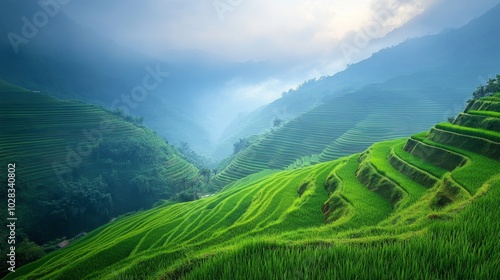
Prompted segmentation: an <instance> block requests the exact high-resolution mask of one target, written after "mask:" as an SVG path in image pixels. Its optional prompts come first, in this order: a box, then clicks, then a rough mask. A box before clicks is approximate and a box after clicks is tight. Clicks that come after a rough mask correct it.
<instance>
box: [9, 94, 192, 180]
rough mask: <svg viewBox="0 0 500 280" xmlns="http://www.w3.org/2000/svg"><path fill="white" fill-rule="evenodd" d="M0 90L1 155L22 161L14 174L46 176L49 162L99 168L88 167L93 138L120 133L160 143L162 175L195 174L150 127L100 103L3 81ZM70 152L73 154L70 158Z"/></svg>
mask: <svg viewBox="0 0 500 280" xmlns="http://www.w3.org/2000/svg"><path fill="white" fill-rule="evenodd" d="M12 89H14V90H12ZM0 94H1V103H0V109H1V111H0V122H1V123H2V127H1V128H0V132H1V135H2V137H1V138H0V156H1V157H2V159H3V160H5V161H9V160H10V161H13V162H16V163H17V164H18V165H19V166H22V168H19V172H21V173H20V174H19V175H20V177H21V178H25V179H27V180H28V178H29V180H28V181H45V182H47V181H50V180H51V179H54V178H55V177H56V175H55V169H54V168H55V167H54V166H57V164H59V165H67V164H68V162H69V163H71V165H74V166H82V167H87V168H89V169H94V168H95V169H96V172H97V171H98V169H99V168H100V167H99V166H95V165H94V166H93V164H92V163H93V158H92V155H91V152H92V151H93V150H94V149H96V148H97V142H100V141H116V140H120V139H122V138H123V137H127V138H132V139H137V141H139V142H141V141H142V142H145V141H151V139H154V141H156V143H157V144H158V145H161V146H162V147H164V149H165V151H164V155H165V156H166V161H165V165H164V168H163V170H162V172H161V174H162V175H166V176H169V175H170V176H174V177H175V178H181V177H183V176H190V177H193V176H194V175H195V174H196V171H197V170H196V168H195V167H194V166H192V165H190V164H188V163H187V162H185V161H184V160H182V159H180V158H178V156H177V155H176V153H175V151H174V150H173V149H172V148H171V147H169V146H168V145H166V144H165V143H162V141H161V140H160V139H159V138H158V137H156V136H154V135H153V132H152V131H150V130H148V129H145V128H139V127H137V126H135V125H133V124H132V123H129V122H125V121H122V120H121V119H119V118H118V117H115V116H113V115H112V114H110V113H109V112H106V111H104V110H103V109H101V108H99V107H96V106H92V105H86V104H83V103H79V102H74V101H60V100H56V99H54V98H52V97H49V96H47V95H43V94H40V93H32V92H29V91H27V90H25V89H21V88H15V87H12V86H11V87H10V88H9V86H8V85H6V84H0ZM74 152H76V153H77V155H78V156H75V157H74V158H73V157H72V155H75V153H74ZM72 167H73V166H72Z"/></svg>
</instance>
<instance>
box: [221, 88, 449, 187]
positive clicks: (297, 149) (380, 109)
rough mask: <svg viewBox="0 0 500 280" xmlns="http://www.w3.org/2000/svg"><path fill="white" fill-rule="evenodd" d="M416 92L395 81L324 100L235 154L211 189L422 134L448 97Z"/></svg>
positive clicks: (442, 110) (441, 114)
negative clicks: (267, 172)
mask: <svg viewBox="0 0 500 280" xmlns="http://www.w3.org/2000/svg"><path fill="white" fill-rule="evenodd" d="M417 91H418V90H410V89H406V88H403V89H401V88H400V87H398V86H397V82H396V81H395V82H394V84H393V86H392V90H387V89H380V87H377V86H372V87H366V88H365V89H364V90H363V91H361V92H357V93H350V94H346V95H344V96H341V97H337V98H334V99H331V100H329V101H326V102H325V103H324V104H322V105H320V106H318V107H316V108H313V109H311V110H309V111H308V112H306V113H304V114H303V115H301V116H299V117H297V118H295V119H293V120H291V121H289V122H288V123H285V124H284V125H283V126H282V127H281V128H279V129H277V130H276V131H275V132H272V133H268V134H266V135H265V136H264V138H263V139H261V140H260V141H258V142H257V143H255V144H253V145H252V146H250V147H249V148H247V149H246V150H244V151H242V152H240V153H239V154H237V155H236V157H235V158H234V159H233V160H232V161H231V163H230V164H229V165H228V166H227V167H226V168H225V169H224V170H221V172H220V173H219V174H217V176H215V177H214V178H213V179H212V181H211V184H212V185H213V186H214V188H221V187H223V186H225V185H227V184H229V183H231V182H233V181H234V180H238V179H241V178H243V177H246V176H248V175H250V174H253V173H256V172H260V171H262V170H265V169H286V168H294V167H300V166H302V165H309V164H311V158H312V163H317V162H320V161H321V162H324V161H329V160H334V159H338V158H340V157H343V156H347V155H350V154H353V153H358V152H361V151H363V150H364V149H366V148H368V147H369V146H370V145H372V144H373V143H375V142H378V141H383V140H387V139H393V138H398V137H406V136H408V135H411V134H413V133H417V132H420V131H423V130H425V129H427V128H428V127H430V126H431V125H433V124H435V123H436V120H438V119H444V117H445V116H443V112H445V111H446V106H445V105H443V103H445V102H446V101H445V99H447V98H446V97H445V96H443V94H440V95H436V94H435V93H434V92H432V91H427V92H421V93H419V92H417ZM423 112H425V114H424V113H423Z"/></svg>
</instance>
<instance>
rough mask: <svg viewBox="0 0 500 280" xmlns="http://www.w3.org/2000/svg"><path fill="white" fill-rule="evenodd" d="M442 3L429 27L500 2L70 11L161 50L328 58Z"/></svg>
mask: <svg viewBox="0 0 500 280" xmlns="http://www.w3.org/2000/svg"><path fill="white" fill-rule="evenodd" d="M440 2H442V3H446V2H448V3H449V4H450V5H451V7H450V5H446V6H443V7H441V9H442V11H441V13H442V15H440V16H436V17H435V18H434V19H431V20H430V22H427V23H426V24H427V25H429V27H430V28H434V27H435V28H437V29H439V28H442V26H433V25H434V22H435V25H443V23H442V22H440V19H441V18H443V17H445V15H447V14H449V12H447V11H450V10H451V11H452V12H453V13H455V14H459V15H461V16H459V17H456V18H457V21H461V20H462V19H465V20H470V18H471V17H475V16H478V15H479V14H480V13H482V12H484V11H486V10H487V9H488V8H491V7H492V6H493V4H495V3H498V0H480V1H474V2H473V1H468V0H458V1H457V0H454V1H450V0H357V1H340V0H337V1H332V0H274V1H268V0H201V1H200V0H167V1H166V0H142V1H139V0H120V1H118V0H108V1H101V0H87V1H73V2H70V3H69V4H67V5H66V8H67V9H66V12H67V13H68V14H69V15H71V16H72V17H73V18H75V19H76V20H77V21H78V22H80V23H82V25H84V26H88V27H91V28H93V29H96V30H98V32H100V33H102V34H104V35H106V36H107V37H110V38H113V39H114V40H116V41H117V42H118V43H121V44H124V45H128V46H133V47H134V48H137V49H140V50H141V51H143V52H146V53H150V54H155V55H158V56H161V55H163V54H164V53H165V51H166V50H169V49H197V50H202V51H206V52H208V53H210V54H213V55H215V56H218V57H220V58H222V59H228V60H231V61H240V62H243V61H248V60H254V61H259V60H268V59H294V60H297V61H302V60H313V61H320V62H324V61H325V60H332V55H333V54H335V53H336V52H338V45H339V43H340V42H342V41H343V40H345V39H349V38H352V37H353V36H355V35H356V34H359V33H364V34H365V35H367V37H368V38H367V39H374V38H380V37H383V36H385V35H386V34H387V33H389V32H390V31H392V30H394V29H396V28H398V27H401V26H402V25H404V24H405V23H407V22H408V21H410V20H411V19H412V18H414V17H416V16H418V15H419V14H421V13H422V12H424V11H426V10H427V9H430V8H432V7H433V6H435V5H436V4H438V3H440ZM476 10H479V13H478V12H477V11H476ZM445 18H446V17H445ZM447 21H448V22H450V25H453V24H454V23H453V22H451V21H453V18H449V17H448V18H447ZM445 24H446V23H445ZM462 24H463V23H462Z"/></svg>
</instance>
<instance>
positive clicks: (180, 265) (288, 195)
mask: <svg viewBox="0 0 500 280" xmlns="http://www.w3.org/2000/svg"><path fill="white" fill-rule="evenodd" d="M440 126H441V127H443V126H444V127H447V125H440ZM453 127H458V125H454V126H453ZM281 129H284V128H281ZM281 129H280V130H281ZM460 129H461V128H460ZM464 131H469V130H468V129H465V130H464ZM485 133H487V132H485ZM431 137H432V135H431V134H429V133H422V134H418V135H415V136H414V137H413V138H412V139H411V140H409V142H410V146H412V147H414V146H415V145H417V144H418V143H422V144H421V145H419V148H418V153H417V152H415V149H411V150H408V151H407V150H405V149H403V146H404V145H405V142H406V140H404V139H401V140H392V141H386V142H381V143H377V144H375V145H372V146H371V147H370V148H369V149H368V150H366V151H365V152H364V153H362V154H355V155H352V156H349V157H346V158H341V159H338V160H335V161H330V162H325V163H318V164H315V165H313V166H308V167H302V168H297V169H293V170H286V171H278V172H273V171H270V170H264V171H262V172H260V173H256V174H254V175H252V176H250V177H248V178H245V179H242V180H239V181H234V182H233V183H232V184H230V185H227V187H226V188H224V189H223V190H222V191H221V192H220V193H218V194H216V195H213V196H210V197H207V198H204V199H200V200H197V201H191V202H186V203H177V204H173V205H163V206H159V207H156V208H154V209H151V210H147V211H143V212H140V213H137V214H134V215H129V216H124V217H121V218H119V219H117V220H115V221H113V222H112V223H110V224H108V225H105V226H102V227H100V228H99V229H97V230H94V231H92V232H91V233H89V234H87V235H86V236H85V237H83V238H81V239H79V240H78V241H76V242H74V243H73V244H71V245H70V246H68V247H67V248H64V249H62V250H58V251H56V252H53V253H51V254H48V255H47V256H45V257H43V258H42V259H40V260H38V261H36V262H33V263H31V264H28V265H26V266H24V267H22V268H21V269H19V270H18V271H17V272H16V274H15V275H14V274H11V275H9V276H7V279H10V278H12V277H14V276H15V277H16V278H19V279H49V278H50V279H75V278H79V279H82V278H87V279H97V278H98V279H123V278H131V279H156V278H168V279H171V278H173V279H201V278H202V279H281V278H285V279H288V278H291V279H294V278H299V279H300V278H303V279H335V278H342V279H343V278H361V279H365V278H366V279H368V278H370V279H371V278H408V279H429V278H447V279H473V278H474V279H496V278H498V276H500V268H499V266H498V263H497V262H496V260H498V259H499V258H500V253H499V252H500V247H499V243H498V231H499V230H500V225H499V224H498V223H497V221H498V219H500V212H499V211H496V209H497V208H498V207H497V204H498V203H497V202H498V197H500V161H498V160H495V159H492V158H490V157H487V156H485V155H482V154H477V153H475V152H474V151H471V150H467V149H464V148H461V147H457V146H454V145H451V144H447V143H440V142H436V141H433V140H432V139H431ZM463 137H472V138H473V137H474V136H472V135H470V134H463ZM406 145H407V146H408V143H407V144H406ZM426 149H427V150H428V152H427V153H426ZM247 150H248V149H245V150H244V151H242V153H244V152H245V151H247ZM436 151H447V152H446V153H445V152H442V153H440V154H439V155H441V156H444V157H446V156H450V157H451V156H454V155H456V156H457V159H455V160H460V161H461V160H462V159H465V162H464V164H458V165H455V167H454V168H452V169H451V170H446V171H445V170H443V169H442V168H439V167H435V166H434V164H433V162H434V161H435V160H436V157H435V153H436ZM414 152H415V153H414ZM458 155H460V156H458ZM391 156H398V161H397V164H396V163H394V162H390V161H389V160H390V158H391ZM303 159H304V158H303ZM309 159H310V158H309ZM395 165H396V166H395ZM399 165H403V166H411V168H412V169H411V170H413V171H415V170H417V171H419V172H401V170H403V169H400V168H399ZM415 174H416V175H415ZM422 174H425V176H433V177H434V178H435V180H436V183H435V184H434V185H432V186H423V185H421V184H420V183H418V182H419V181H418V180H417V178H416V177H414V176H422Z"/></svg>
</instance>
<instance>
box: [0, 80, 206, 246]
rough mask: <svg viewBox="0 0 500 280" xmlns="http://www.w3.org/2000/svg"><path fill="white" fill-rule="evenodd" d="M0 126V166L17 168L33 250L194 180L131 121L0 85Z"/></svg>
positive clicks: (149, 133)
mask: <svg viewBox="0 0 500 280" xmlns="http://www.w3.org/2000/svg"><path fill="white" fill-rule="evenodd" d="M126 120H127V121H126ZM134 122H135V123H134ZM0 123H1V128H0V132H1V135H2V136H1V138H0V157H1V159H2V164H3V165H5V166H7V164H8V163H15V164H16V172H17V173H16V176H17V177H16V178H17V183H18V185H17V188H18V192H19V193H18V206H19V210H18V217H19V219H20V220H23V230H24V231H25V232H26V233H27V235H28V236H29V237H30V239H32V240H34V241H37V242H46V241H48V240H51V239H54V238H55V237H61V236H73V235H76V234H77V233H79V232H81V231H86V230H89V229H92V228H95V227H96V226H98V225H101V224H103V223H105V222H107V221H109V219H111V218H112V217H114V216H116V215H120V214H123V213H125V212H128V211H133V210H138V209H140V208H144V207H150V206H151V205H152V204H153V203H154V202H155V201H156V200H158V199H160V198H168V197H169V196H171V195H173V194H175V193H176V192H179V191H181V189H180V186H178V184H177V182H178V181H180V180H182V179H184V178H186V177H187V178H193V177H195V176H196V175H197V169H196V168H195V167H194V166H192V165H191V164H188V163H187V162H185V161H184V160H183V159H181V157H180V156H179V155H178V152H177V151H176V150H175V149H173V148H172V147H171V146H169V145H168V144H166V143H165V141H164V140H162V139H161V138H159V137H158V136H157V135H156V134H155V133H154V132H153V131H151V130H150V129H147V128H145V127H143V126H142V125H140V124H138V122H137V120H131V119H130V118H128V119H127V117H124V116H119V115H116V114H113V113H111V112H109V111H106V110H104V109H102V108H99V107H96V106H93V105H87V104H83V103H80V102H76V101H62V100H59V99H55V98H53V97H50V96H48V95H43V94H41V93H35V92H30V91H27V90H26V89H23V88H19V87H14V86H12V85H9V84H6V83H4V82H0ZM5 176H7V175H6V174H5V173H4V174H2V175H1V177H2V180H3V179H5ZM4 181H5V182H6V180H4ZM5 192H6V188H4V189H3V190H2V193H4V194H5ZM28 205H29V207H28Z"/></svg>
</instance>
